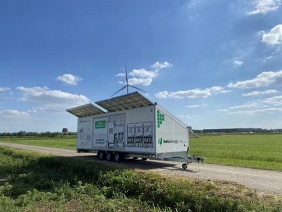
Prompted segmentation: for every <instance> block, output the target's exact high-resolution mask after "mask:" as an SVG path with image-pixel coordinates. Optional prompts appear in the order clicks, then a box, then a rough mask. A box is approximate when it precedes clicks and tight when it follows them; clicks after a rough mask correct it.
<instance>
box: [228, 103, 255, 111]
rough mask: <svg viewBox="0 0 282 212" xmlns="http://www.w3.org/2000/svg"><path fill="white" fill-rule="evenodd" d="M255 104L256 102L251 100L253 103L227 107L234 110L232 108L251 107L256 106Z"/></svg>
mask: <svg viewBox="0 0 282 212" xmlns="http://www.w3.org/2000/svg"><path fill="white" fill-rule="evenodd" d="M257 106H258V104H257V103H256V102H253V103H246V104H243V105H237V106H232V107H229V108H228V109H231V110H234V109H241V108H252V107H257Z"/></svg>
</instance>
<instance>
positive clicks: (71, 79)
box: [57, 74, 82, 85]
mask: <svg viewBox="0 0 282 212" xmlns="http://www.w3.org/2000/svg"><path fill="white" fill-rule="evenodd" d="M57 80H59V81H62V82H64V83H66V84H69V85H76V84H77V82H78V81H81V80H82V79H81V78H80V77H78V76H74V75H72V74H63V75H61V76H58V77H57Z"/></svg>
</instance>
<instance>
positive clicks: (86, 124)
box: [77, 117, 92, 149]
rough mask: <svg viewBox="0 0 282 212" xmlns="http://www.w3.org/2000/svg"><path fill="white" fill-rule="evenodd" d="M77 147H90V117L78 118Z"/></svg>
mask: <svg viewBox="0 0 282 212" xmlns="http://www.w3.org/2000/svg"><path fill="white" fill-rule="evenodd" d="M77 148H78V149H91V148H92V118H91V117H87V118H78V124H77Z"/></svg>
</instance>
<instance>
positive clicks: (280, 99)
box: [263, 96, 282, 105]
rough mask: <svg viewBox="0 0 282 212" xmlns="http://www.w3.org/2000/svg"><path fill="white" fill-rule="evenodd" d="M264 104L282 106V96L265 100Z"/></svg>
mask: <svg viewBox="0 0 282 212" xmlns="http://www.w3.org/2000/svg"><path fill="white" fill-rule="evenodd" d="M263 102H264V103H267V104H272V105H282V96H273V97H270V98H267V99H265V100H263Z"/></svg>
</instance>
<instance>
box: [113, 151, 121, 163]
mask: <svg viewBox="0 0 282 212" xmlns="http://www.w3.org/2000/svg"><path fill="white" fill-rule="evenodd" d="M114 156H115V157H114V159H115V161H116V162H120V161H121V160H122V153H120V152H116V153H115V155H114Z"/></svg>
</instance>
